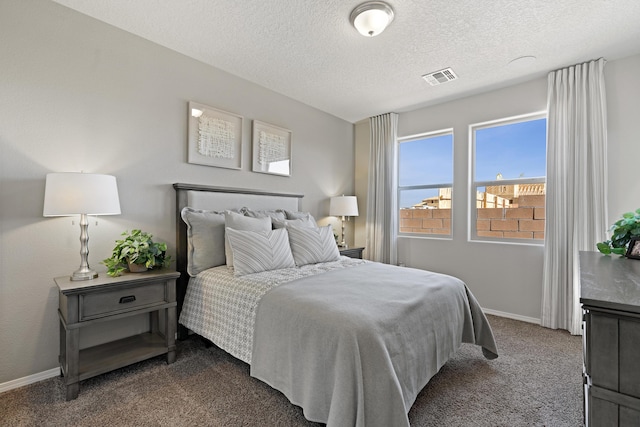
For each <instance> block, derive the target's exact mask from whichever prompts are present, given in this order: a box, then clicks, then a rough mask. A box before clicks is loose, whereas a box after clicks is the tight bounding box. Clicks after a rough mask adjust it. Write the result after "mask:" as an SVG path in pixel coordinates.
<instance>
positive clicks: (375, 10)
mask: <svg viewBox="0 0 640 427" xmlns="http://www.w3.org/2000/svg"><path fill="white" fill-rule="evenodd" d="M350 20H351V23H352V24H353V26H354V27H356V30H358V32H359V33H360V34H362V35H363V36H366V37H374V36H377V35H378V34H380V33H381V32H383V31H384V30H385V28H387V26H389V24H390V23H391V21H393V9H391V6H389V5H388V4H386V3H384V2H381V1H368V2H366V3H362V4H361V5H360V6H358V7H356V8H355V9H353V11H352V12H351V17H350Z"/></svg>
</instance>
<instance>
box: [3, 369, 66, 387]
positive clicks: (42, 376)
mask: <svg viewBox="0 0 640 427" xmlns="http://www.w3.org/2000/svg"><path fill="white" fill-rule="evenodd" d="M58 375H60V368H53V369H49V370H48V371H44V372H39V373H37V374H33V375H29V376H26V377H22V378H18V379H15V380H11V381H7V382H6V383H1V384H0V393H3V392H5V391H9V390H13V389H14V388H19V387H24V386H26V385H29V384H33V383H37V382H38V381H42V380H47V379H49V378H53V377H57V376H58Z"/></svg>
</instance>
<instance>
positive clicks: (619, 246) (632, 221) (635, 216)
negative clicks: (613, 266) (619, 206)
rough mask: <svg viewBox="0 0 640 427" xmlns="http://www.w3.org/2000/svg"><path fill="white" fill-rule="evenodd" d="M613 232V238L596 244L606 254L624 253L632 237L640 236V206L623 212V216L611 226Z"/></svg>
mask: <svg viewBox="0 0 640 427" xmlns="http://www.w3.org/2000/svg"><path fill="white" fill-rule="evenodd" d="M611 232H612V235H611V239H609V240H605V241H604V242H600V243H598V244H597V245H596V246H597V248H598V250H599V251H600V252H602V253H603V254H605V255H609V254H617V255H624V254H625V253H626V252H627V246H628V245H629V242H630V241H631V239H632V238H634V237H639V236H640V208H638V209H636V210H635V212H627V213H624V214H622V218H621V219H619V220H618V221H616V222H615V223H614V224H613V225H612V226H611Z"/></svg>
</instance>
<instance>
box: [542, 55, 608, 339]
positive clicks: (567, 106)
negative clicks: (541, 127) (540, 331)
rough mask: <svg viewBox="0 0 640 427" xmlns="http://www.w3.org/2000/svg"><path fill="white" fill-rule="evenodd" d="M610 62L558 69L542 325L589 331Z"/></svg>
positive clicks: (602, 225)
mask: <svg viewBox="0 0 640 427" xmlns="http://www.w3.org/2000/svg"><path fill="white" fill-rule="evenodd" d="M605 62H606V61H605V60H604V59H602V58H601V59H599V60H597V61H591V62H586V63H583V64H578V65H574V66H571V67H567V68H563V69H561V70H557V71H553V72H551V73H549V76H548V91H547V95H548V97H547V104H548V105H547V108H548V121H547V126H548V129H547V205H546V228H545V251H544V276H543V277H544V279H543V281H544V283H543V295H542V319H541V323H542V326H545V327H548V328H553V329H566V330H568V331H569V332H570V333H571V334H574V335H580V334H581V320H582V319H581V309H580V272H579V261H578V252H579V251H593V250H595V248H596V243H597V242H599V241H602V240H605V239H606V230H607V224H608V221H607V210H606V201H607V112H606V97H605V84H604V66H605Z"/></svg>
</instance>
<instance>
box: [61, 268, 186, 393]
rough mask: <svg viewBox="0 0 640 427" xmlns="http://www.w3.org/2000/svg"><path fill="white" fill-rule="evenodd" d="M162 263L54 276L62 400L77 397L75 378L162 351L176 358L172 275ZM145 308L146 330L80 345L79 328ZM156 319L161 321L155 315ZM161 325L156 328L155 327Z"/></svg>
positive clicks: (77, 386)
mask: <svg viewBox="0 0 640 427" xmlns="http://www.w3.org/2000/svg"><path fill="white" fill-rule="evenodd" d="M179 276H180V273H178V272H176V271H171V270H167V269H161V270H150V271H147V272H144V273H125V274H123V275H122V276H119V277H109V276H107V275H106V273H104V275H101V276H100V277H98V278H96V279H93V280H86V281H71V280H70V278H69V276H64V277H57V278H56V279H55V282H56V285H58V290H59V309H58V314H59V317H60V357H59V361H60V369H61V370H62V375H63V376H64V380H65V385H66V387H67V400H72V399H75V398H76V397H78V392H79V391H80V381H82V380H85V379H87V378H91V377H94V376H96V375H100V374H104V373H105V372H109V371H112V370H114V369H118V368H121V367H123V366H127V365H130V364H132V363H136V362H140V361H142V360H145V359H149V358H151V357H154V356H159V355H161V354H165V353H166V354H167V363H173V362H174V361H175V359H176V346H175V334H176V327H177V319H176V279H177V278H178V277H179ZM141 313H149V319H150V325H151V328H150V331H149V332H145V333H142V334H139V335H134V336H132V337H127V338H123V339H120V340H116V341H112V342H108V343H106V344H101V345H97V346H95V347H90V348H85V349H82V350H80V342H79V341H80V340H79V333H80V328H83V327H85V326H89V325H92V324H94V323H97V322H108V321H110V320H115V319H120V318H123V317H129V316H135V315H139V314H141ZM161 320H162V321H161ZM161 328H162V329H161Z"/></svg>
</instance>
